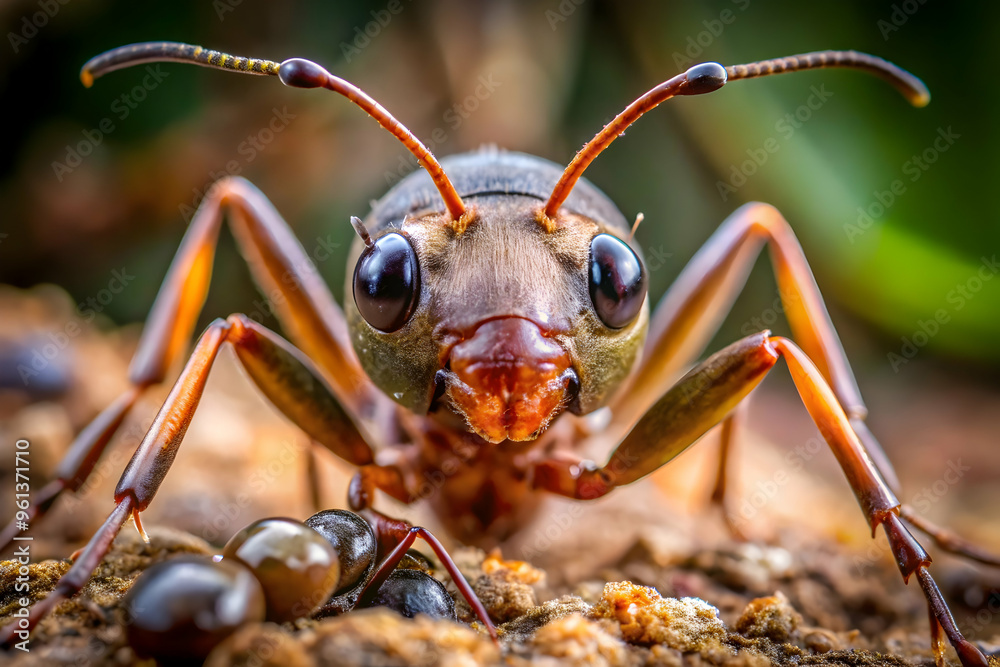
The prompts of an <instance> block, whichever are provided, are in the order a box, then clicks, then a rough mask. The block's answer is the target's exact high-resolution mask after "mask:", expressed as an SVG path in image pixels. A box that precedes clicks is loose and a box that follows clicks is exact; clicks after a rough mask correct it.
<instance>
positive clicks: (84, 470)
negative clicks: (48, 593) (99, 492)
mask: <svg viewBox="0 0 1000 667" xmlns="http://www.w3.org/2000/svg"><path fill="white" fill-rule="evenodd" d="M144 389H145V387H143V386H133V387H132V388H130V389H128V390H127V391H126V392H125V393H123V394H122V395H121V396H119V397H118V398H117V399H116V400H115V402H114V403H112V404H111V405H109V406H108V407H107V408H105V409H104V411H103V412H101V413H100V414H98V415H97V417H95V418H94V420H93V421H92V422H90V423H89V424H88V425H87V426H86V427H84V429H83V430H82V431H80V434H79V435H77V436H76V438H75V439H74V440H73V443H72V444H71V445H70V447H69V449H68V450H67V451H66V454H65V455H64V456H63V459H62V461H60V462H59V466H58V467H57V468H56V471H55V474H54V476H53V477H54V479H53V480H52V481H50V482H49V483H48V484H46V485H45V486H44V487H42V489H41V490H40V491H39V492H38V493H37V494H35V496H34V497H33V498H32V503H31V506H30V507H29V509H28V518H27V519H26V520H25V521H27V522H28V523H31V522H34V521H36V520H40V519H41V518H42V517H43V516H45V513H46V512H48V511H49V509H50V508H51V507H52V505H54V504H55V501H56V500H57V499H58V498H59V496H60V495H61V494H62V493H63V492H64V491H69V492H71V493H72V492H75V491H77V490H79V489H80V487H82V486H83V484H84V483H85V482H86V481H87V478H88V477H89V476H90V473H91V471H92V470H93V469H94V466H95V465H97V461H98V459H100V457H101V454H102V453H103V452H104V450H105V448H106V447H107V446H108V443H109V442H110V441H111V438H112V437H113V436H114V434H115V432H116V431H117V430H118V428H119V427H120V426H121V424H122V422H123V421H125V417H126V415H128V412H129V410H131V409H132V406H133V405H135V402H136V399H138V398H139V396H140V395H141V394H142V392H143V390H144ZM19 532H21V530H20V528H18V521H17V520H16V519H12V520H11V522H10V523H9V524H7V526H6V527H5V528H4V529H3V530H2V531H0V553H3V552H4V551H5V550H6V549H7V547H9V546H10V545H11V544H12V543H13V541H14V537H15V536H16V535H17V534H18V533H19Z"/></svg>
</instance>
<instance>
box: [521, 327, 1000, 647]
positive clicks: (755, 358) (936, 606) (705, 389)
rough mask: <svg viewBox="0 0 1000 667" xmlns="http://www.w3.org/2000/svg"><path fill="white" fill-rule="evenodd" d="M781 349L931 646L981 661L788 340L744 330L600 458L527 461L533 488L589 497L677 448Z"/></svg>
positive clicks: (921, 553)
mask: <svg viewBox="0 0 1000 667" xmlns="http://www.w3.org/2000/svg"><path fill="white" fill-rule="evenodd" d="M779 357H782V358H784V359H785V361H786V363H787V364H788V369H789V371H790V373H791V375H792V379H793V380H794V382H795V386H796V389H797V390H798V393H799V396H800V397H801V398H802V402H803V403H804V404H805V406H806V409H807V410H808V412H809V414H810V416H811V417H812V418H813V421H814V422H815V423H816V426H817V427H818V428H819V430H820V433H821V434H822V435H823V437H824V439H825V440H826V441H827V443H828V444H829V445H830V448H831V449H832V450H833V453H834V456H835V457H836V458H837V461H838V462H839V463H840V466H841V468H842V469H843V471H844V475H845V476H846V477H847V481H848V482H849V483H850V485H851V488H852V490H853V491H854V494H855V496H856V497H857V500H858V503H859V504H860V506H861V510H862V512H863V513H864V515H865V518H866V519H867V521H868V523H869V525H870V526H871V529H872V533H873V534H874V531H875V530H876V529H877V528H878V527H879V526H882V527H883V529H884V530H885V534H886V537H887V538H888V540H889V545H890V547H891V549H892V553H893V555H894V556H895V558H896V563H897V564H898V565H899V569H900V572H901V574H902V575H903V580H904V581H905V582H908V581H909V579H910V577H911V576H913V575H916V577H917V580H918V582H919V583H920V587H921V588H922V589H923V592H924V596H925V597H926V599H927V603H928V608H929V610H930V615H931V619H932V626H931V634H932V639H933V642H932V645H933V647H934V651H935V657H936V659H937V663H938V665H943V664H944V657H943V643H942V642H940V641H939V638H940V635H941V632H942V631H943V633H944V635H945V636H947V638H948V639H949V641H950V642H951V644H952V646H954V647H955V650H956V651H957V652H958V656H959V658H960V659H961V661H962V664H963V665H965V667H986V666H987V662H986V658H985V657H984V656H983V654H982V653H981V652H980V651H979V649H977V648H976V647H975V646H974V645H973V644H972V643H971V642H969V641H968V640H966V639H965V637H963V636H962V633H961V632H960V631H959V630H958V627H957V626H956V625H955V621H954V618H953V617H952V615H951V611H950V610H949V609H948V605H947V603H945V601H944V598H943V597H942V596H941V592H940V590H938V587H937V585H936V584H935V583H934V579H933V578H932V577H931V575H930V572H929V571H928V566H929V565H930V563H931V559H930V556H929V555H928V554H927V552H926V551H925V550H924V548H923V547H922V546H921V545H920V543H919V542H917V540H916V539H914V537H913V536H912V535H911V534H910V532H909V531H908V530H907V529H906V526H905V525H904V524H903V521H902V519H901V518H900V503H899V501H898V500H897V499H896V496H895V494H894V493H893V491H892V489H891V488H890V487H889V485H888V484H886V482H885V480H884V479H883V477H882V473H881V471H880V470H879V468H878V466H877V465H876V464H875V463H874V462H873V460H872V458H871V456H870V455H869V452H868V450H867V449H866V448H865V446H864V445H863V444H862V443H861V441H860V440H859V439H858V436H857V434H856V433H855V430H854V427H853V425H852V423H851V420H850V418H849V417H848V416H847V414H846V413H845V411H844V409H843V407H842V406H841V405H840V402H839V401H838V400H837V397H836V395H835V394H834V391H833V390H832V389H831V388H830V386H829V384H828V383H827V381H826V379H825V378H824V377H823V374H822V373H821V372H820V371H819V369H818V368H817V367H816V365H815V364H813V362H812V361H811V360H810V359H809V357H808V356H807V355H806V354H805V353H804V352H803V351H802V350H801V349H800V348H799V347H797V346H796V345H795V343H793V342H791V341H790V340H788V339H785V338H780V337H772V336H770V334H769V333H768V332H763V333H760V334H755V335H752V336H748V337H747V338H744V339H742V340H740V341H737V342H736V343H734V344H732V345H730V346H729V347H727V348H725V349H723V350H721V351H720V352H718V353H716V354H715V355H713V356H711V357H710V358H709V359H708V360H706V361H705V362H703V363H701V364H699V365H698V366H696V367H695V368H694V369H693V370H692V371H691V372H690V373H688V374H687V375H685V376H684V377H683V378H682V379H681V380H680V381H679V382H677V383H676V384H675V385H674V386H673V387H671V388H670V390H669V391H667V392H666V393H665V394H664V395H663V396H662V397H661V398H660V399H659V400H657V401H656V403H654V405H653V406H652V408H650V410H649V411H648V412H647V413H646V414H645V415H644V416H643V417H642V418H641V419H640V420H639V421H638V423H637V424H636V425H635V427H634V428H633V429H632V431H631V432H630V433H629V434H628V435H627V436H626V437H625V438H624V440H623V441H622V442H621V444H619V445H618V447H617V448H616V449H615V451H614V452H613V453H612V455H611V457H610V459H609V460H608V462H607V463H606V464H605V465H604V466H601V467H598V466H595V465H593V464H588V463H586V462H583V461H567V460H565V459H560V460H551V461H541V462H539V463H537V464H536V465H535V468H534V480H535V486H536V487H537V488H541V489H545V490H548V491H552V492H555V493H559V494H561V495H565V496H568V497H571V498H579V499H591V498H598V497H600V496H603V495H605V494H606V493H608V492H609V491H611V490H612V489H614V488H616V487H618V486H622V485H625V484H629V483H631V482H634V481H636V480H638V479H641V478H642V477H645V476H646V475H648V474H650V473H652V472H653V471H655V470H657V469H658V468H659V467H660V466H662V465H664V464H666V463H667V462H669V461H670V460H672V459H673V458H674V457H676V456H677V455H678V454H680V453H681V452H683V451H684V450H685V449H687V448H688V447H689V446H691V445H692V444H693V443H694V442H696V441H697V440H698V439H699V438H700V437H701V436H702V435H704V434H705V433H706V432H707V431H708V430H709V429H710V428H712V427H713V426H715V425H716V424H718V423H719V422H721V421H722V420H723V419H725V418H726V417H727V416H728V415H729V414H730V413H731V411H732V410H733V409H734V408H735V407H736V405H737V404H738V403H739V402H740V401H742V400H743V399H744V398H745V397H746V396H747V394H749V392H750V391H751V390H752V389H753V388H754V387H756V386H757V384H758V383H759V382H760V381H761V379H763V377H764V375H766V374H767V373H768V372H769V371H770V369H771V368H772V367H773V366H774V364H775V363H776V362H777V360H778V358H779Z"/></svg>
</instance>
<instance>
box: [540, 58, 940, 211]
mask: <svg viewBox="0 0 1000 667" xmlns="http://www.w3.org/2000/svg"><path fill="white" fill-rule="evenodd" d="M825 67H843V68H848V69H858V70H863V71H866V72H869V73H871V74H874V75H875V76H877V77H879V78H881V79H884V80H885V81H887V82H889V83H890V84H892V86H894V87H895V88H896V90H898V91H899V92H900V93H902V94H903V96H904V97H905V98H906V99H907V100H908V101H909V102H910V104H912V105H913V106H915V107H923V106H926V105H927V103H928V102H930V101H931V94H930V92H929V91H928V90H927V86H925V85H924V83H923V81H921V80H920V79H918V78H917V77H915V76H913V75H912V74H910V73H909V72H907V71H906V70H904V69H902V68H900V67H898V66H896V65H894V64H892V63H891V62H889V61H887V60H883V59H882V58H878V57H876V56H872V55H869V54H867V53H859V52H857V51H816V52H814V53H803V54H801V55H797V56H789V57H787V58H776V59H774V60H762V61H760V62H756V63H748V64H746V65H733V66H731V67H723V66H722V65H720V64H718V63H702V64H700V65H694V66H693V67H691V68H690V69H688V70H687V71H686V72H683V73H682V74H678V75H677V76H675V77H673V78H672V79H668V80H667V81H664V82H663V83H661V84H660V85H658V86H656V87H655V88H653V89H652V90H650V91H649V92H647V93H646V94H644V95H642V96H641V97H639V98H638V99H637V100H635V101H634V102H632V104H630V105H628V106H627V107H626V108H625V110H624V111H622V112H621V113H620V114H618V115H617V116H616V117H615V119H614V120H612V121H611V122H610V123H608V124H607V125H605V126H604V129H603V130H601V131H600V132H598V133H597V136H595V137H594V138H593V139H591V140H590V142H588V143H587V145H586V146H584V147H583V148H582V149H580V152H579V153H577V154H576V157H574V158H573V161H572V162H570V163H569V165H568V166H567V167H566V171H564V172H563V175H562V176H561V177H560V178H559V182H558V183H556V185H555V187H554V188H553V189H552V194H551V195H549V200H548V202H546V204H545V208H544V209H543V210H542V215H543V216H544V217H545V218H546V219H549V220H551V219H552V218H554V217H555V215H556V213H558V211H559V207H560V206H562V205H563V203H564V202H565V201H566V198H567V197H569V193H570V192H571V191H572V190H573V186H575V185H576V182H577V181H578V180H579V179H580V176H582V175H583V172H584V171H585V170H586V169H587V167H588V166H589V165H590V163H591V162H593V160H594V158H596V157H597V156H598V155H600V154H601V151H603V150H604V149H605V148H607V147H608V146H610V145H611V142H613V141H614V140H615V139H617V138H618V137H619V136H620V135H621V134H622V133H623V132H625V129H626V128H627V127H628V126H629V125H631V124H632V123H634V122H635V121H637V120H638V119H639V117H640V116H642V115H643V114H644V113H646V112H647V111H649V110H651V109H654V108H655V107H657V106H658V105H659V104H660V103H661V102H664V101H666V100H668V99H670V98H671V97H674V96H676V95H703V94H705V93H711V92H713V91H716V90H718V89H719V88H722V86H724V85H725V84H726V82H727V81H736V80H739V79H753V78H757V77H762V76H769V75H771V74H783V73H785V72H798V71H800V70H807V69H821V68H825ZM546 226H547V227H551V228H554V227H555V223H550V224H549V225H546Z"/></svg>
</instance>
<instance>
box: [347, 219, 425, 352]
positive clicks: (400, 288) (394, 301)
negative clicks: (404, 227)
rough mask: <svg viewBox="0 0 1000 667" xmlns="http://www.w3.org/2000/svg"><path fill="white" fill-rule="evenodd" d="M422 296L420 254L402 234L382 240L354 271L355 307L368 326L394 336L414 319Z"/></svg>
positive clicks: (376, 242) (363, 257)
mask: <svg viewBox="0 0 1000 667" xmlns="http://www.w3.org/2000/svg"><path fill="white" fill-rule="evenodd" d="M419 294H420V267H419V266H418V265H417V253H416V252H414V250H413V246H411V245H410V242H409V241H407V240H406V237H404V236H403V235H402V234H397V233H395V232H393V233H391V234H386V235H385V236H382V237H380V238H379V239H378V240H376V241H375V242H374V243H373V244H372V245H370V246H368V247H367V248H365V251H364V252H363V253H362V254H361V258H360V259H359V260H358V265H357V266H356V267H355V268H354V303H356V304H357V306H358V311H359V312H360V313H361V316H362V317H364V318H365V321H366V322H368V324H370V325H372V326H373V327H375V328H376V329H378V330H379V331H383V332H385V333H392V332H393V331H396V330H397V329H399V328H400V327H402V326H403V325H404V324H406V322H407V320H409V319H410V316H411V315H413V309H414V307H415V306H416V305H417V296H418V295H419Z"/></svg>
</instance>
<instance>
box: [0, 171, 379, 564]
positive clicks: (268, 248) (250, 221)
mask: <svg viewBox="0 0 1000 667" xmlns="http://www.w3.org/2000/svg"><path fill="white" fill-rule="evenodd" d="M227 213H228V219H229V223H230V227H231V228H232V231H233V233H234V235H235V237H236V240H237V243H238V244H239V246H240V250H241V252H242V253H243V256H244V257H245V258H246V260H247V263H248V264H249V266H250V270H251V274H252V275H253V277H254V279H255V280H256V282H257V284H258V285H259V286H260V287H261V289H262V290H263V291H264V293H265V294H266V295H267V297H268V298H269V299H270V300H271V301H272V302H273V304H274V306H275V309H276V311H277V313H278V319H279V321H280V322H281V324H282V326H283V327H284V328H285V329H286V330H288V332H289V334H290V336H291V337H292V340H293V341H295V343H296V344H297V345H298V347H299V348H300V349H302V350H304V351H305V352H306V354H307V355H308V356H309V357H310V359H313V360H314V361H315V362H316V363H317V364H318V365H319V366H320V368H321V369H322V371H324V372H325V374H326V379H327V380H328V381H329V383H330V385H331V386H332V388H333V390H334V392H335V393H336V395H337V397H338V399H339V400H340V402H341V403H342V404H344V405H345V406H348V407H349V408H351V409H354V410H359V409H360V407H361V406H362V405H363V404H364V403H365V402H366V401H369V400H376V399H375V395H376V394H377V392H374V391H373V390H372V387H371V383H370V381H369V380H368V378H367V377H366V376H365V375H364V372H363V371H362V370H361V367H360V365H359V364H358V362H357V359H356V358H355V356H354V353H353V350H352V349H351V344H350V339H349V336H348V333H347V324H346V321H345V318H344V314H343V312H342V311H341V309H340V307H339V306H338V305H337V303H336V301H334V299H333V296H332V295H331V294H330V290H329V288H327V286H326V284H325V283H324V282H323V280H322V278H321V277H320V276H319V274H318V273H317V272H316V269H315V266H314V265H313V263H312V262H311V261H310V259H309V257H308V256H307V255H306V252H305V250H303V248H302V246H301V244H300V243H299V242H298V240H297V239H296V238H295V236H294V234H292V231H291V229H290V228H289V227H288V224H287V223H286V222H285V221H284V220H283V219H282V218H281V216H280V215H279V214H278V212H277V211H276V210H275V209H274V206H272V205H271V203H270V202H269V201H268V200H267V197H265V196H264V194H263V193H261V192H260V190H258V189H257V188H255V187H254V186H253V185H252V184H251V183H250V182H249V181H247V180H245V179H242V178H225V179H222V180H220V181H219V182H218V183H216V184H215V185H214V186H213V187H212V188H211V190H210V191H209V193H208V195H207V196H206V197H205V199H204V200H203V201H202V203H201V205H200V206H199V207H198V211H197V212H196V213H195V215H194V218H193V219H192V221H191V225H190V226H189V227H188V230H187V232H186V233H185V235H184V239H183V240H182V241H181V244H180V247H179V248H178V250H177V254H176V255H175V256H174V260H173V262H172V263H171V265H170V269H169V271H168V272H167V276H166V278H165V279H164V281H163V284H162V286H161V287H160V291H159V294H157V296H156V300H155V301H154V303H153V307H152V309H151V310H150V314H149V318H148V320H147V322H146V326H145V327H144V328H143V332H142V337H141V338H140V340H139V345H138V348H137V349H136V352H135V355H134V357H133V359H132V364H131V367H130V368H129V380H130V382H131V384H132V387H131V388H130V389H129V390H127V391H126V392H125V393H124V394H123V395H122V396H121V397H120V398H119V399H117V400H116V401H115V402H114V403H113V404H112V405H111V406H109V407H108V408H106V409H105V410H104V411H103V412H102V413H100V414H99V415H98V416H97V417H96V418H95V419H94V420H93V422H91V423H90V424H89V425H88V426H87V427H86V428H84V430H83V431H81V432H80V434H79V435H78V436H77V438H76V439H75V440H74V441H73V443H72V444H71V445H70V447H69V450H68V451H67V453H66V455H65V456H64V458H63V460H62V461H61V463H60V464H59V466H58V468H57V469H56V473H55V479H54V480H53V481H52V482H50V483H49V484H48V485H46V486H45V487H44V488H43V489H42V490H41V491H40V492H39V494H38V495H37V496H36V498H35V499H34V501H33V502H32V504H31V507H32V509H31V512H32V515H31V516H30V517H29V521H30V520H35V519H37V518H40V517H41V516H42V515H43V514H44V513H45V511H46V510H47V509H48V508H49V507H51V506H52V504H53V503H54V502H55V501H56V499H57V498H58V497H59V495H60V494H61V493H62V492H64V491H70V492H73V491H76V490H78V489H79V488H80V487H81V486H83V484H84V483H85V482H86V480H87V477H88V475H89V474H90V473H91V471H92V470H93V468H94V466H95V465H96V463H97V461H98V459H99V458H100V456H101V454H102V453H103V451H104V449H105V448H106V447H107V445H108V443H109V442H110V441H111V439H112V437H113V436H114V434H115V432H116V431H117V430H118V428H119V426H120V425H121V424H122V422H123V421H124V419H125V417H126V415H127V414H128V412H129V410H131V408H132V406H133V405H134V404H135V403H136V401H137V399H138V398H139V397H140V396H141V394H142V393H143V392H144V391H145V390H146V389H147V388H148V387H150V386H153V385H156V384H159V383H161V382H163V380H164V379H165V378H166V377H167V375H168V373H169V372H170V369H171V368H172V367H173V366H174V365H175V364H176V363H177V362H178V361H179V359H180V358H181V357H182V355H183V354H184V352H185V350H186V348H187V346H188V345H189V341H190V340H191V336H192V333H193V331H194V326H195V323H196V321H197V319H198V315H199V314H200V313H201V310H202V306H203V305H204V303H205V296H206V294H207V293H208V288H209V283H210V282H211V276H212V264H213V258H214V256H215V248H216V244H217V240H218V236H219V231H220V228H221V226H222V222H223V220H224V219H226V217H225V214H227ZM17 532H18V529H17V526H16V522H13V521H12V522H11V523H10V525H8V526H7V527H6V528H5V529H4V530H3V531H2V532H0V552H2V551H3V550H4V549H6V548H7V547H8V546H9V545H10V543H11V540H12V539H13V537H14V536H15V535H16V534H17Z"/></svg>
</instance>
